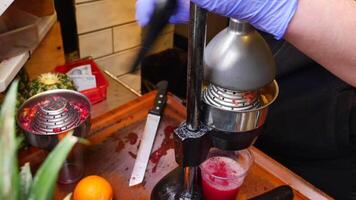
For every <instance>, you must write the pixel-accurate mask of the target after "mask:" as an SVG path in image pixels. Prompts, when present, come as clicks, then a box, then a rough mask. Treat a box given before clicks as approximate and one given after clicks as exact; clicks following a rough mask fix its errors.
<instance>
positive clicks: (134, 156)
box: [128, 151, 137, 159]
mask: <svg viewBox="0 0 356 200" xmlns="http://www.w3.org/2000/svg"><path fill="white" fill-rule="evenodd" d="M128 153H129V155H130V156H131V157H132V158H133V159H136V157H137V155H136V154H134V153H132V152H131V151H129V152H128Z"/></svg>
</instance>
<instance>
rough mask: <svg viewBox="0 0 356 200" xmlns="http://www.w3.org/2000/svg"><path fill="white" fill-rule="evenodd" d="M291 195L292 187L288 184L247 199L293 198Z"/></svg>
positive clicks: (289, 199) (281, 199) (287, 199)
mask: <svg viewBox="0 0 356 200" xmlns="http://www.w3.org/2000/svg"><path fill="white" fill-rule="evenodd" d="M293 197H294V194H293V189H292V188H291V187H290V186H288V185H282V186H279V187H277V188H274V189H273V190H270V191H267V192H265V193H263V194H260V195H258V196H255V197H253V198H251V199H249V200H293Z"/></svg>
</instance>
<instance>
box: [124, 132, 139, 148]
mask: <svg viewBox="0 0 356 200" xmlns="http://www.w3.org/2000/svg"><path fill="white" fill-rule="evenodd" d="M137 139H138V136H137V134H136V133H133V132H131V133H129V134H128V135H127V136H126V137H125V142H129V143H130V144H131V145H134V144H136V142H137Z"/></svg>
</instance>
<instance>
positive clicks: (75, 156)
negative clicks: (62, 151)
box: [58, 144, 84, 184]
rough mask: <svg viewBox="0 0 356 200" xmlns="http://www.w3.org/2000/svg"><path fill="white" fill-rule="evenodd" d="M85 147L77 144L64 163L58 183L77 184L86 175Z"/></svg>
mask: <svg viewBox="0 0 356 200" xmlns="http://www.w3.org/2000/svg"><path fill="white" fill-rule="evenodd" d="M83 148H84V147H83V145H81V144H76V145H75V146H74V148H73V149H72V150H71V152H70V153H69V155H68V157H67V159H66V160H65V161H64V163H63V166H62V168H61V170H60V171H59V176H58V182H59V183H61V184H71V183H75V182H77V181H78V180H79V179H80V178H82V177H83V174H84V160H83Z"/></svg>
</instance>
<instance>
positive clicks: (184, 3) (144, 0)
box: [136, 0, 190, 26]
mask: <svg viewBox="0 0 356 200" xmlns="http://www.w3.org/2000/svg"><path fill="white" fill-rule="evenodd" d="M155 1H156V0H137V2H136V19H137V20H138V23H139V24H140V25H141V26H145V25H146V24H148V22H149V20H150V16H151V15H152V13H153V9H154V4H155ZM177 1H178V8H177V10H176V12H175V14H174V15H173V16H172V17H171V18H170V19H169V22H170V23H173V24H178V23H186V22H188V20H189V5H190V2H189V0H177Z"/></svg>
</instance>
